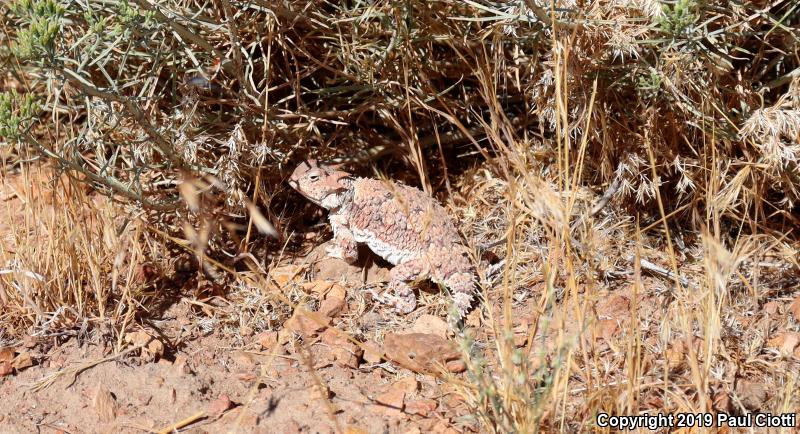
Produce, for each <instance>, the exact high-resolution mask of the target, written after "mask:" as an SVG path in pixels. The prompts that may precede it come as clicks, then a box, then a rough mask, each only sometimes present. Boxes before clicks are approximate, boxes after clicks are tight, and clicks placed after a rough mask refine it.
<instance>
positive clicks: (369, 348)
mask: <svg viewBox="0 0 800 434" xmlns="http://www.w3.org/2000/svg"><path fill="white" fill-rule="evenodd" d="M362 345H363V347H364V356H363V357H364V361H365V362H367V363H369V364H372V365H374V364H375V363H380V362H381V359H382V355H383V350H381V348H380V347H379V346H378V344H376V343H374V342H364V343H363V344H362Z"/></svg>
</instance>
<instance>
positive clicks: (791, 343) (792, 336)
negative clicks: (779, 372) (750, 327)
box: [767, 332, 800, 357]
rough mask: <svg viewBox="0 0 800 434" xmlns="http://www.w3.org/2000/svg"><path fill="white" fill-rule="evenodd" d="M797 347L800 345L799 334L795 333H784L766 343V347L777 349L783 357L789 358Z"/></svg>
mask: <svg viewBox="0 0 800 434" xmlns="http://www.w3.org/2000/svg"><path fill="white" fill-rule="evenodd" d="M798 345H800V333H796V332H784V333H781V334H779V335H778V336H776V337H774V338H772V339H770V340H769V341H767V346H768V347H773V348H777V349H778V351H780V353H781V355H782V356H784V357H791V356H792V353H793V352H794V349H795V347H797V346H798Z"/></svg>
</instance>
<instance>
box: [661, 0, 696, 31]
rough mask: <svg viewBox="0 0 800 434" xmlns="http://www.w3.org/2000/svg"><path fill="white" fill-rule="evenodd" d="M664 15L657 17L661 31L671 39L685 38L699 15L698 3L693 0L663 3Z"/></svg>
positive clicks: (692, 28) (692, 29)
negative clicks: (671, 3)
mask: <svg viewBox="0 0 800 434" xmlns="http://www.w3.org/2000/svg"><path fill="white" fill-rule="evenodd" d="M663 10H664V15H663V16H662V17H659V19H658V24H659V27H660V28H661V31H662V32H664V33H666V34H668V35H670V36H671V37H672V38H673V39H679V38H685V37H687V36H688V35H690V34H691V33H692V32H693V31H694V25H695V23H697V21H698V19H699V18H700V16H699V15H698V4H697V2H695V1H694V0H677V1H676V2H675V4H673V5H669V4H664V6H663Z"/></svg>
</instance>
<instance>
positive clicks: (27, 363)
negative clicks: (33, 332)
mask: <svg viewBox="0 0 800 434" xmlns="http://www.w3.org/2000/svg"><path fill="white" fill-rule="evenodd" d="M11 365H12V366H13V367H14V369H16V370H17V371H21V370H23V369H25V368H30V367H31V366H33V359H31V353H29V352H27V351H25V352H22V353H19V354H17V357H16V358H15V359H14V361H13V362H12V363H11Z"/></svg>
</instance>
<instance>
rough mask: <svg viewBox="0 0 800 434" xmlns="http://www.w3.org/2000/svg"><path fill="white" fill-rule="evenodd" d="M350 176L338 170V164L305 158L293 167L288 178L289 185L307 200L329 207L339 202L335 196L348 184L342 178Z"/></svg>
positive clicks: (345, 188)
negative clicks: (327, 163) (330, 164)
mask: <svg viewBox="0 0 800 434" xmlns="http://www.w3.org/2000/svg"><path fill="white" fill-rule="evenodd" d="M351 176H352V175H350V174H349V173H347V172H345V171H342V170H339V166H328V165H324V164H319V163H318V162H317V160H306V161H303V162H302V163H300V165H298V166H297V168H296V169H294V172H292V176H291V177H290V178H289V185H290V186H291V187H292V188H294V189H295V190H297V191H298V192H300V194H302V195H303V196H305V197H306V198H308V200H310V201H312V202H314V203H315V204H317V205H319V206H321V207H324V208H327V209H331V208H333V207H335V206H338V205H337V204H339V203H340V201H339V200H337V198H338V197H339V196H340V194H341V193H343V192H344V191H346V190H347V189H348V184H347V183H346V182H345V181H344V180H346V179H348V178H350V177H351ZM326 199H327V200H326Z"/></svg>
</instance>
